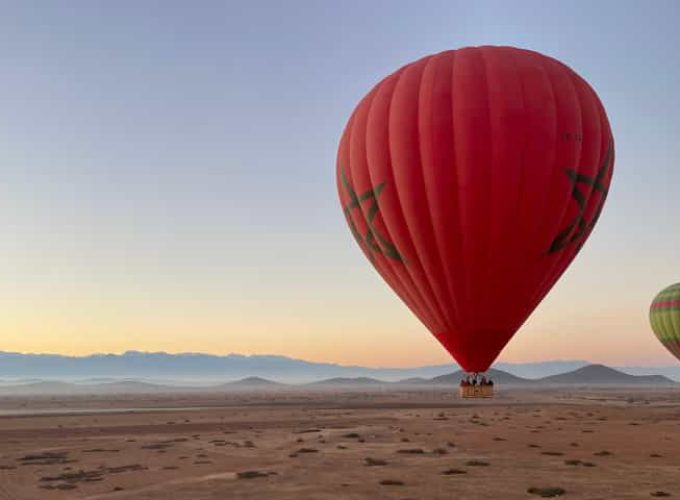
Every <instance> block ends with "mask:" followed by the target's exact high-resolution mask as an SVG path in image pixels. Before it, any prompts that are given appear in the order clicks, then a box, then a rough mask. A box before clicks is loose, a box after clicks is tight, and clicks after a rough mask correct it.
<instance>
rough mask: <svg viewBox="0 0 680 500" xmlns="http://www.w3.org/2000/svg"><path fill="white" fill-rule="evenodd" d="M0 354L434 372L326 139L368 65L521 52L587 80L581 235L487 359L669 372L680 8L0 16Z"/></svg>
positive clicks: (575, 5) (547, 5) (19, 4)
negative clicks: (663, 332)
mask: <svg viewBox="0 0 680 500" xmlns="http://www.w3.org/2000/svg"><path fill="white" fill-rule="evenodd" d="M0 8H1V9H2V16H1V17H0V230H1V231H2V239H1V240H0V351H19V352H51V353H64V354H76V355H84V354H88V353H93V352H123V351H126V350H131V349H135V350H147V351H167V352H187V351H192V352H210V353H216V354H226V353H230V352H236V353H242V354H263V353H268V354H283V355H288V356H293V357H298V358H304V359H309V360H315V361H328V362H336V363H346V364H362V365H369V366H419V365H426V364H435V363H444V362H447V361H448V360H449V359H450V358H449V356H448V354H447V353H446V352H445V351H444V350H443V349H442V348H441V347H440V346H439V344H438V343H437V342H436V341H435V340H434V338H433V337H431V336H430V335H429V333H428V332H427V331H426V329H425V328H424V327H423V326H422V325H421V324H420V323H419V322H418V320H417V319H415V317H414V316H413V315H412V314H411V313H410V312H409V311H408V310H407V309H406V307H405V306H404V305H403V304H402V303H401V301H400V300H399V299H397V298H396V296H395V295H394V294H393V293H392V291H391V290H390V289H389V288H388V287H387V285H385V284H384V283H383V282H382V280H381V279H380V278H379V276H378V275H377V273H375V271H374V270H373V269H372V268H371V266H370V265H369V263H368V262H367V261H366V260H365V258H364V256H363V255H362V253H361V252H360V250H359V249H358V247H357V246H356V244H355V242H354V241H353V239H352V237H351V235H350V232H349V230H348V229H347V227H346V224H345V221H344V219H343V216H342V212H341V209H340V207H339V203H338V199H337V193H336V187H335V155H336V151H337V145H338V140H339V138H340V134H341V133H342V130H343V128H344V125H345V123H346V121H347V119H348V117H349V115H350V113H351V112H352V110H353V108H354V106H355V105H356V104H357V102H358V101H359V100H360V99H361V97H363V95H364V94H365V93H366V92H367V91H368V90H370V88H371V87H372V86H373V85H374V84H375V83H377V82H378V81H379V80H380V79H381V78H383V77H384V76H385V75H386V74H388V73H390V72H392V71H394V70H395V69H397V68H399V67H400V66H402V65H404V64H406V63H408V62H411V61H412V60H414V59H416V58H419V57H421V56H424V55H427V54H430V53H434V52H439V51H441V50H446V49H455V48H459V47H463V46H470V45H513V46H519V47H525V48H530V49H533V50H537V51H539V52H542V53H545V54H547V55H550V56H553V57H555V58H557V59H560V60H562V61H563V62H565V63H567V64H568V65H570V66H571V67H572V68H574V69H575V70H576V71H577V72H578V73H579V74H581V75H582V76H583V77H585V78H586V79H587V80H588V81H589V82H590V83H591V85H592V86H593V87H594V88H595V89H596V91H597V92H598V94H599V96H600V98H601V100H602V101H603V103H604V105H605V107H606V109H607V112H608V115H609V119H610V122H611V125H612V129H613V133H614V137H615V140H616V155H617V156H616V165H615V173H614V179H613V181H612V186H611V189H610V194H609V198H608V200H607V204H606V206H605V209H604V212H603V215H602V217H601V218H600V221H599V223H598V225H597V227H596V228H595V230H594V232H593V234H592V236H591V238H590V240H589V241H588V243H587V244H586V246H585V247H584V249H583V251H582V252H581V254H580V255H579V256H578V257H577V259H576V260H575V261H574V262H573V264H572V266H571V268H570V269H569V270H568V271H567V273H565V274H564V275H563V277H562V279H561V280H560V282H559V283H558V284H557V285H556V286H555V287H554V288H553V290H552V291H551V292H550V294H549V295H548V297H547V298H546V299H545V300H544V301H543V303H542V304H541V305H540V306H539V307H538V308H537V309H536V311H535V312H534V314H533V315H532V316H531V318H530V319H529V321H528V322H527V323H526V324H525V325H524V327H523V328H522V329H521V330H520V331H519V332H518V333H517V334H516V335H515V337H514V339H513V340H512V341H511V343H510V344H509V345H508V346H507V347H506V349H505V350H504V351H503V353H502V354H501V356H500V360H503V361H510V362H529V361H539V360H554V359H585V360H590V361H595V362H605V363H610V364H618V365H622V364H628V365H641V364H646V365H671V364H673V363H674V362H676V361H675V360H674V358H672V356H671V355H670V354H669V353H667V352H666V351H665V349H664V348H663V347H662V346H661V345H660V344H659V343H658V341H657V340H656V339H655V338H654V337H653V335H652V333H651V331H650V328H649V326H648V322H647V309H648V306H649V303H650V302H651V300H652V298H653V297H654V295H655V294H656V292H657V291H658V290H660V289H661V288H663V287H665V286H667V285H669V284H671V283H674V282H678V281H680V231H679V230H678V228H679V227H680V224H679V222H680V196H678V195H677V189H678V187H679V186H680V167H679V165H678V162H677V159H678V158H680V141H678V137H679V136H680V95H679V94H678V90H677V89H679V88H680V52H679V51H678V50H677V48H678V47H680V31H679V30H678V29H677V26H678V25H679V24H680V2H676V1H674V0H668V1H663V0H657V1H655V2H653V3H651V2H642V1H639V2H632V1H625V0H622V1H619V0H617V1H598V2H591V1H579V0H574V1H570V2H544V1H529V0H527V1H510V0H499V1H476V2H470V1H452V0H441V1H440V0H437V1H418V2H415V1H396V0H395V1H371V2H365V1H359V0H351V1H350V0H344V1H342V2H331V1H321V0H319V1H302V0H291V1H290V2H277V1H273V0H271V1H250V0H248V1H245V0H244V1H238V2H237V1H234V2H226V1H225V2H212V1H203V2H179V1H167V0H162V1H161V0H159V1H146V0H121V1H117V2H104V1H92V0H87V1H80V0H72V1H70V2H40V1H30V0H21V1H18V0H17V1H15V2H5V1H2V2H0Z"/></svg>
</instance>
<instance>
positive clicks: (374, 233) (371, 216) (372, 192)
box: [340, 170, 403, 262]
mask: <svg viewBox="0 0 680 500" xmlns="http://www.w3.org/2000/svg"><path fill="white" fill-rule="evenodd" d="M340 177H341V180H342V184H343V186H344V187H345V189H346V190H347V195H348V196H349V202H347V204H346V205H345V206H343V207H342V208H343V212H344V214H345V218H346V219H347V224H349V228H350V230H351V231H352V235H354V238H355V239H356V240H357V243H359V245H360V246H363V247H364V248H366V250H367V251H368V255H369V258H370V259H371V261H373V260H374V259H375V254H376V253H377V254H381V255H385V256H386V257H389V258H390V259H393V260H396V261H399V262H403V258H402V256H401V254H400V253H399V251H398V250H397V247H396V246H395V245H394V243H392V242H391V241H390V240H389V239H388V238H386V237H385V236H384V235H383V234H381V233H380V231H378V230H377V229H376V227H375V225H374V220H375V217H376V215H378V213H379V212H380V207H379V206H378V198H379V197H380V195H381V194H382V192H383V189H385V183H384V182H381V183H380V184H378V185H377V186H375V187H373V188H371V189H369V190H367V191H365V192H363V193H361V194H357V192H356V191H355V190H354V188H353V187H352V185H351V184H350V183H349V181H348V180H347V177H346V176H345V172H344V170H341V172H340ZM364 203H369V204H370V206H369V208H368V211H367V212H365V213H364V210H362V208H361V207H362V204H364ZM353 213H358V214H359V215H358V216H359V217H361V218H362V219H363V220H364V222H365V223H366V227H367V229H366V234H361V233H360V232H359V230H358V229H357V226H356V224H355V223H354V220H353V219H352V214H353Z"/></svg>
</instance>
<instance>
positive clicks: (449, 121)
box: [337, 47, 614, 371]
mask: <svg viewBox="0 0 680 500" xmlns="http://www.w3.org/2000/svg"><path fill="white" fill-rule="evenodd" d="M613 163H614V146H613V138H612V133H611V130H610V127H609V123H608V120H607V116H606V113H605V110H604V108H603V106H602V104H601V102H600V100H599V98H598V97H597V95H596V93H595V92H594V90H593V89H592V88H591V87H590V86H589V85H588V83H586V81H585V80H583V79H582V78H581V77H580V76H578V75H577V74H576V73H575V72H574V71H572V70H571V69H570V68H568V67H567V66H565V65H564V64H562V63H560V62H558V61H556V60H555V59H552V58H549V57H546V56H543V55H541V54H539V53H537V52H532V51H529V50H522V49H516V48H512V47H472V48H464V49H459V50H455V51H447V52H442V53H440V54H435V55H431V56H427V57H424V58H422V59H420V60H418V61H416V62H414V63H411V64H408V65H406V66H404V67H402V68H401V69H399V70H398V71H396V72H395V73H393V74H391V75H389V76H387V77H386V78H385V79H384V80H382V81H381V82H380V83H378V84H377V85H376V86H375V87H374V88H373V89H372V90H371V91H370V92H369V93H368V94H367V95H366V96H365V97H364V98H363V100H362V101H361V102H360V103H359V104H358V106H357V107H356V109H355V110H354V112H353V114H352V116H351V118H350V119H349V122H348V123H347V126H346V128H345V130H344V133H343V135H342V138H341V140H340V145H339V150H338V156H337V187H338V192H339V196H340V202H341V204H342V208H343V211H344V214H345V217H346V219H347V223H348V224H349V227H350V229H351V231H352V234H353V235H354V237H355V239H356V241H357V242H358V243H359V246H360V247H361V249H362V250H363V252H364V254H365V255H366V257H367V258H368V259H369V260H370V261H371V263H372V264H373V266H374V267H375V269H376V270H377V271H378V272H379V273H380V275H381V276H382V277H383V278H384V280H385V281H386V282H387V283H388V284H389V285H390V287H391V288H392V289H393V290H394V291H395V292H396V293H397V294H398V295H399V297H401V299H402V300H403V301H404V302H405V303H406V304H407V305H408V307H409V308H410V309H411V310H412V311H413V313H414V314H415V315H416V316H417V317H418V318H419V319H420V320H421V321H422V322H423V323H424V324H425V326H426V327H427V328H428V329H429V330H430V331H431V332H432V334H434V336H435V337H436V338H437V339H438V340H439V342H440V343H441V344H442V345H443V346H444V347H445V348H446V349H447V350H448V351H449V352H450V353H451V355H452V356H453V357H454V358H455V359H456V360H457V361H458V362H459V363H460V365H461V366H462V367H463V368H464V369H465V370H467V371H484V370H486V369H487V368H488V367H489V366H490V364H491V363H492V362H493V360H494V359H495V358H496V357H497V356H498V354H499V353H500V351H501V350H502V349H503V347H504V346H505V345H506V343H507V342H508V341H509V340H510V338H511V337H512V336H513V334H514V333H515V332H516V331H517V329H518V328H519V327H520V326H521V325H522V323H523V322H524V321H525V320H526V319H527V317H528V316H529V314H530V313H531V312H532V311H533V310H534V308H535V307H536V306H537V305H538V303H539V302H540V301H541V300H542V299H543V297H544V296H545V295H546V293H547V292H548V291H549V290H550V288H551V287H552V286H553V284H554V283H555V282H556V281H557V279H558V278H559V277H560V275H561V274H562V273H563V272H564V271H565V269H566V268H567V266H568V265H569V264H570V263H571V261H572V260H573V259H574V257H575V256H576V254H577V253H578V251H579V250H580V248H581V246H582V245H583V243H584V242H585V241H586V239H587V238H588V236H589V234H590V232H591V231H592V229H593V226H594V225H595V223H596V221H597V219H598V217H599V215H600V211H601V209H602V206H603V204H604V202H605V199H606V196H607V192H608V189H609V182H610V180H611V176H612V170H613Z"/></svg>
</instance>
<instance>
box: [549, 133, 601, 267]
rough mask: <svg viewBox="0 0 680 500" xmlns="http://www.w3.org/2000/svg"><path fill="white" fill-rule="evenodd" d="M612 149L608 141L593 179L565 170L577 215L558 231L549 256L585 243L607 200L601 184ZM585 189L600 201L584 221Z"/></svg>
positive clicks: (569, 169)
mask: <svg viewBox="0 0 680 500" xmlns="http://www.w3.org/2000/svg"><path fill="white" fill-rule="evenodd" d="M612 149H613V148H612V143H611V141H610V142H609V147H608V148H607V153H606V154H605V155H604V158H603V160H602V163H601V164H600V168H599V169H598V170H597V174H596V175H595V177H591V176H588V175H585V174H582V173H579V172H578V171H577V170H575V169H573V168H568V169H566V170H565V172H566V174H567V176H568V177H569V180H570V181H571V183H572V185H573V189H572V192H571V196H572V198H573V199H574V201H576V204H577V205H578V213H577V214H576V217H575V218H574V220H573V221H572V222H571V224H569V225H568V226H567V227H566V228H565V229H563V230H562V231H560V233H559V234H558V235H557V236H556V237H555V239H554V240H553V242H552V244H551V245H550V249H549V250H548V253H549V254H552V253H555V252H559V251H560V250H562V249H564V248H566V247H567V246H569V245H571V244H572V243H575V244H577V245H578V247H577V249H576V250H577V251H578V250H580V249H581V247H582V246H583V244H584V243H585V238H586V236H588V234H589V233H590V231H591V230H592V229H593V227H594V226H595V223H596V222H597V219H599V218H600V214H601V213H602V207H603V206H604V202H605V200H606V199H607V193H608V192H609V186H605V185H604V184H603V182H604V180H605V179H606V177H607V174H608V173H609V170H610V168H611V166H612ZM585 187H590V188H591V189H592V190H593V191H597V192H599V193H600V199H599V201H598V204H597V207H596V208H595V213H594V214H593V216H592V218H591V219H590V220H586V217H585V212H586V205H587V199H586V194H585V193H584V190H585Z"/></svg>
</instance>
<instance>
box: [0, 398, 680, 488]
mask: <svg viewBox="0 0 680 500" xmlns="http://www.w3.org/2000/svg"><path fill="white" fill-rule="evenodd" d="M557 496H559V497H560V498H567V499H571V498H573V499H590V500H597V499H644V498H655V497H670V498H680V391H678V390H673V389H657V390H654V389H644V388H635V389H584V388H581V389H569V390H565V389H562V390H560V389H545V390H505V391H504V390H502V389H501V390H500V391H499V394H498V395H497V397H495V398H494V399H490V400H463V399H460V398H459V397H458V396H457V394H456V393H455V391H454V390H453V389H452V390H450V391H447V390H414V391H379V390H377V391H358V390H346V391H345V390H338V391H330V392H329V391H318V392H315V391H309V392H302V391H298V392H285V391H269V392H268V391H262V392H252V393H231V394H217V393H216V394H186V395H183V394H168V395H159V394H153V395H139V394H136V395H127V396H126V395H100V396H96V395H95V396H58V397H47V396H43V397H38V396H32V397H20V396H5V397H2V398H0V500H19V499H22V500H23V499H25V500H35V499H41V500H42V499H44V500H52V499H54V500H57V499H90V500H94V499H102V500H108V499H111V500H133V499H134V500H143V499H163V500H171V499H187V500H200V499H289V500H297V499H319V500H323V499H404V500H405V499H471V500H472V499H531V498H550V497H557Z"/></svg>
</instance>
